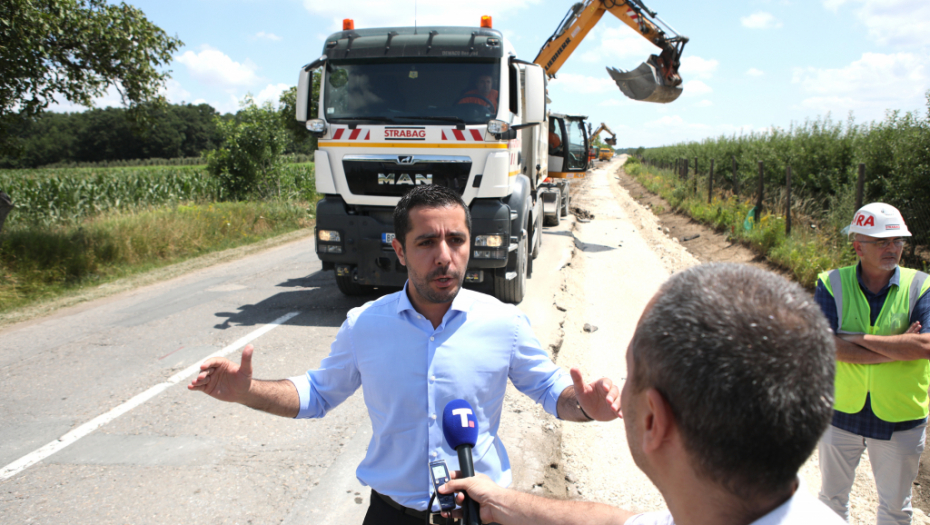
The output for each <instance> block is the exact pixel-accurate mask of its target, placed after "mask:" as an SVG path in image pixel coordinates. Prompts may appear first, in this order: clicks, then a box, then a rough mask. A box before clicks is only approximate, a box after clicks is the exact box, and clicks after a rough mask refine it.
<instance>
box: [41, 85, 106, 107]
mask: <svg viewBox="0 0 930 525" xmlns="http://www.w3.org/2000/svg"><path fill="white" fill-rule="evenodd" d="M56 97H57V100H58V101H57V102H53V103H51V104H49V106H48V111H52V112H55V113H81V112H84V111H87V110H88V109H90V108H88V107H86V106H82V105H80V104H75V103H73V102H69V101H68V99H66V98H65V97H64V95H62V94H60V93H56ZM93 104H94V107H95V108H110V107H123V97H122V95H120V94H119V90H118V89H116V86H110V87H108V88H107V90H106V91H105V92H104V94H103V96H101V97H98V98H95V99H94V101H93Z"/></svg>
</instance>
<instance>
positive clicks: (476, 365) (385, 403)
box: [290, 287, 572, 510]
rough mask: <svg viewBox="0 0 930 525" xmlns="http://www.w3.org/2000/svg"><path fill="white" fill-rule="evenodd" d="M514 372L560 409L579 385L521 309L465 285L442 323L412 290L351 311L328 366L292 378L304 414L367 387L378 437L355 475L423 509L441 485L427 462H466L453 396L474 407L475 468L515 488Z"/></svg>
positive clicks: (524, 387)
mask: <svg viewBox="0 0 930 525" xmlns="http://www.w3.org/2000/svg"><path fill="white" fill-rule="evenodd" d="M507 378H510V380H511V381H512V382H513V384H514V386H515V387H517V389H518V390H520V391H521V392H523V393H524V394H526V395H527V396H529V397H530V398H532V399H533V400H534V401H536V402H537V403H540V404H542V405H543V408H545V410H546V412H549V413H550V414H552V415H555V416H557V415H558V414H557V411H556V404H557V401H558V398H559V395H560V394H561V393H562V391H563V390H564V389H565V388H566V387H568V386H570V385H571V384H572V380H571V377H570V376H569V375H568V374H567V373H566V372H565V371H563V370H562V369H561V368H559V367H558V366H556V365H555V363H553V362H552V360H551V359H550V358H549V356H548V354H547V353H546V352H545V351H544V350H543V349H542V347H541V345H540V343H539V340H538V339H536V336H535V335H533V332H532V330H531V329H530V323H529V320H528V319H527V317H526V315H525V314H524V313H523V312H521V311H520V310H519V309H517V308H516V307H515V306H513V305H508V304H504V303H501V302H500V301H498V300H497V299H495V298H493V297H491V296H489V295H484V294H481V293H477V292H473V291H471V290H465V289H463V290H461V291H460V292H459V293H458V295H457V296H456V298H455V299H454V300H453V301H452V305H451V307H450V308H449V311H448V312H446V315H445V316H444V317H443V319H442V323H441V324H440V325H439V326H438V327H436V328H435V329H434V328H433V325H432V323H430V321H429V320H428V319H426V318H425V317H423V316H422V315H420V314H418V313H417V311H416V310H414V308H413V305H412V304H411V303H410V300H409V299H408V298H407V293H406V287H405V288H404V290H403V291H400V292H397V293H393V294H390V295H386V296H384V297H382V298H380V299H378V300H376V301H372V302H370V303H367V304H365V305H364V306H361V307H359V308H353V309H352V310H351V311H349V315H348V318H347V319H346V321H345V322H344V323H343V324H342V327H341V328H340V329H339V333H338V334H337V335H336V340H335V341H334V342H333V344H332V347H331V350H330V354H329V356H328V357H326V358H325V359H323V361H322V362H321V363H320V368H319V369H316V370H310V371H308V372H307V373H306V374H305V375H303V376H299V377H294V378H291V379H290V380H291V381H292V382H293V383H294V385H295V386H296V387H297V391H298V393H299V395H300V412H299V414H298V415H297V417H298V418H315V417H323V416H325V415H326V413H327V412H329V411H330V410H332V409H333V408H335V407H336V406H337V405H339V403H342V402H343V401H344V400H345V399H346V398H348V397H349V396H351V395H352V394H353V393H354V392H355V391H356V390H357V389H358V387H360V386H362V385H364V386H365V388H364V389H363V395H364V397H365V404H366V406H367V407H368V415H369V417H370V418H371V426H372V434H373V435H372V438H371V443H370V444H369V446H368V453H367V454H366V456H365V459H364V460H363V461H362V463H361V464H360V465H359V467H358V470H356V476H357V477H358V479H359V481H361V482H362V483H363V484H365V485H368V486H370V487H371V488H373V489H374V490H376V491H378V492H380V493H381V494H384V495H386V496H390V497H391V498H392V499H393V500H394V501H396V502H397V503H400V504H401V505H403V506H405V507H410V508H413V509H417V510H425V509H426V505H427V504H428V503H429V498H430V493H431V492H432V490H433V485H432V481H431V480H430V475H429V462H430V461H435V460H438V459H444V460H445V461H446V464H447V465H448V466H449V469H450V470H455V469H458V467H459V461H458V454H457V453H456V451H455V450H453V449H452V448H450V447H449V446H448V445H447V444H446V442H445V439H444V438H443V434H442V411H443V408H445V406H446V403H448V402H449V401H452V400H453V399H464V400H466V401H468V402H469V403H470V404H471V406H472V408H473V409H474V410H475V416H476V419H477V422H478V431H479V433H478V442H477V444H476V445H475V448H474V450H473V457H474V461H475V471H476V472H481V473H483V474H486V475H488V476H489V477H490V478H491V479H493V480H494V481H495V482H497V483H498V484H499V485H501V486H505V487H506V486H508V485H510V482H511V480H512V476H511V472H510V460H509V459H508V458H507V452H506V450H504V445H503V444H502V443H501V441H500V438H498V437H497V431H498V428H499V427H500V419H501V409H502V407H503V403H504V391H505V389H506V388H507ZM438 508H439V507H438V504H435V505H434V506H433V509H434V510H437V509H438Z"/></svg>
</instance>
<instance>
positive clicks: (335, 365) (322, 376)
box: [289, 320, 362, 419]
mask: <svg viewBox="0 0 930 525" xmlns="http://www.w3.org/2000/svg"><path fill="white" fill-rule="evenodd" d="M351 332H352V329H351V326H350V322H349V321H348V320H347V321H346V322H344V323H342V327H341V328H340V329H339V333H338V334H336V340H335V341H333V344H332V345H331V346H330V352H329V355H328V356H327V357H326V358H325V359H323V361H322V362H321V363H320V367H319V368H317V369H315V370H309V371H307V373H306V374H304V375H302V376H296V377H291V378H289V380H290V381H291V382H292V383H294V386H295V387H297V394H298V395H299V396H300V411H299V412H298V413H297V419H302V418H319V417H323V416H325V415H326V413H327V412H329V411H330V410H332V409H333V408H336V407H337V406H339V404H340V403H342V402H343V401H345V400H346V398H348V397H349V396H351V395H352V394H353V393H355V391H356V390H358V387H359V386H361V384H362V379H361V375H360V374H359V372H358V366H357V363H356V360H355V352H354V351H353V349H352V334H351Z"/></svg>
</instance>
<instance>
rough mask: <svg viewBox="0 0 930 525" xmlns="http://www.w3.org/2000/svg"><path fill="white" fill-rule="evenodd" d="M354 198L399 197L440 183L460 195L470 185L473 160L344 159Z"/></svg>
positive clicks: (440, 157)
mask: <svg viewBox="0 0 930 525" xmlns="http://www.w3.org/2000/svg"><path fill="white" fill-rule="evenodd" d="M342 167H343V169H344V170H345V174H346V182H347V183H348V184H349V191H351V192H352V194H354V195H375V196H379V197H400V196H402V195H403V194H404V193H407V190H409V189H410V188H413V187H414V186H416V185H421V184H438V185H440V186H445V187H447V188H450V189H452V190H453V191H455V192H456V193H458V194H459V195H461V194H462V193H463V192H464V191H465V186H466V185H467V184H468V174H469V173H470V172H471V158H469V157H464V156H446V155H346V156H345V157H343V159H342Z"/></svg>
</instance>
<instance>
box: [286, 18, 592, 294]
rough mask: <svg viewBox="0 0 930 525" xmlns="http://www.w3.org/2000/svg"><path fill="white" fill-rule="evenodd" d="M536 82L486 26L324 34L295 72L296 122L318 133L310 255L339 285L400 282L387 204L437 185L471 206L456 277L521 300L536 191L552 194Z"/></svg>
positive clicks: (535, 238) (352, 288)
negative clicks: (313, 56) (467, 240)
mask: <svg viewBox="0 0 930 525" xmlns="http://www.w3.org/2000/svg"><path fill="white" fill-rule="evenodd" d="M315 70H319V71H320V89H319V93H315V92H314V90H313V89H311V86H312V85H313V82H312V74H313V72H314V71H315ZM545 83H546V80H545V74H544V72H543V69H542V68H541V67H539V66H537V65H535V64H532V63H528V62H524V61H522V60H519V59H517V58H516V53H515V51H514V49H513V47H512V46H511V45H510V43H509V42H508V41H507V40H506V39H505V38H504V37H503V35H502V34H501V33H500V32H499V31H497V30H494V29H491V28H488V27H480V28H479V27H419V28H413V27H392V28H373V29H360V30H355V29H352V28H351V27H350V28H349V29H347V30H344V31H341V32H338V33H334V34H333V35H330V36H329V37H328V38H327V39H326V43H325V44H324V49H323V56H321V57H320V58H319V59H318V60H316V61H314V62H313V63H311V64H308V65H307V66H305V67H304V68H302V69H301V72H300V78H299V83H298V95H297V97H298V98H297V115H296V118H297V120H298V121H302V122H306V126H307V129H308V130H309V132H311V133H313V134H315V135H316V136H317V137H318V145H319V149H318V150H317V151H316V153H315V162H316V188H317V192H318V193H320V194H321V195H323V198H322V199H321V200H320V201H319V203H318V204H317V216H316V220H317V224H316V232H315V233H316V236H315V237H316V246H317V254H318V256H319V257H320V259H321V260H322V261H323V268H324V270H329V269H332V270H334V271H335V276H336V282H337V284H338V286H339V288H340V290H341V291H342V292H343V293H345V294H348V295H360V294H366V293H370V292H371V291H373V289H374V288H375V287H400V286H403V284H404V282H405V281H406V278H407V274H406V268H405V267H404V266H403V265H401V264H400V263H399V262H398V260H397V257H396V255H395V254H394V251H393V249H392V248H391V242H390V241H391V239H392V238H393V218H392V217H393V210H394V207H395V205H396V204H397V201H398V200H399V198H400V197H401V196H402V195H403V194H404V193H405V192H406V191H408V190H409V189H410V188H412V187H414V186H417V185H422V184H441V185H443V186H446V187H448V188H451V189H453V190H454V191H456V192H457V193H459V194H460V195H461V196H462V199H463V200H464V201H465V203H466V205H467V206H468V207H469V209H470V211H471V215H472V239H471V242H472V247H471V251H470V260H469V267H468V271H467V272H466V277H465V283H466V286H469V287H473V288H477V289H481V290H482V291H486V292H488V293H492V294H494V295H495V296H497V297H498V298H500V299H501V300H504V301H509V302H514V303H517V302H520V301H521V300H522V299H523V296H524V294H525V291H526V279H527V277H528V276H529V274H530V272H531V271H532V256H533V255H535V253H538V247H539V243H540V242H541V241H542V239H541V226H542V216H543V209H542V206H541V202H542V199H541V198H540V197H541V196H542V194H544V193H547V192H549V193H551V192H553V191H556V190H553V187H555V185H545V184H543V180H544V179H545V178H546V177H547V176H548V168H549V163H550V162H552V159H553V158H552V157H549V153H550V151H549V148H548V137H549V136H550V135H549V133H548V130H549V127H550V125H551V122H550V120H549V119H548V118H547V110H546V93H545ZM311 105H316V107H317V108H318V113H317V114H318V118H316V119H310V118H309V116H310V111H309V108H310V107H311ZM559 126H563V127H564V124H561V123H560V124H559ZM580 128H581V129H582V130H584V126H583V123H582V125H581V126H580ZM585 142H586V139H585ZM566 146H568V144H566ZM578 147H580V148H581V149H582V151H583V152H586V151H587V144H586V143H585V144H583V145H581V146H578ZM575 149H577V148H575ZM584 158H585V159H586V153H585V155H584ZM559 160H561V158H559V159H556V162H558V161H559ZM583 168H584V167H582V169H581V174H582V175H583V173H584V169H583ZM566 193H567V192H566ZM550 200H551V199H550Z"/></svg>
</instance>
